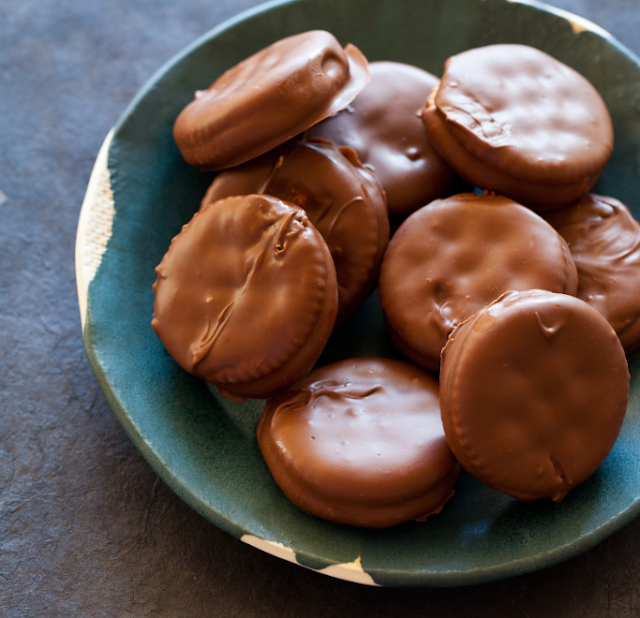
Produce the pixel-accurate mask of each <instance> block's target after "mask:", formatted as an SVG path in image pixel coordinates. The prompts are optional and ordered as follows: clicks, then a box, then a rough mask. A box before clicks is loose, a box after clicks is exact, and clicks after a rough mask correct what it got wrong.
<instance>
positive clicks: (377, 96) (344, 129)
mask: <svg viewBox="0 0 640 618" xmlns="http://www.w3.org/2000/svg"><path fill="white" fill-rule="evenodd" d="M369 71H370V73H371V81H370V82H369V83H368V84H367V86H365V88H364V89H363V90H362V92H361V93H360V94H359V95H358V96H357V97H356V98H355V99H354V100H353V102H352V103H351V104H350V105H349V106H348V107H347V108H346V109H344V110H342V111H340V112H338V113H337V114H334V115H333V116H331V117H330V118H327V119H326V120H323V121H322V122H321V123H319V124H317V125H315V126H313V127H312V128H311V129H309V131H308V133H307V134H308V135H309V136H319V137H323V138H325V139H328V140H330V141H332V142H334V143H335V144H338V145H344V146H349V147H351V148H353V149H354V150H355V151H356V152H357V153H358V157H359V158H360V160H361V161H362V162H363V163H366V164H368V165H371V166H372V168H373V170H374V171H375V174H376V176H377V177H378V180H380V183H381V184H382V186H383V187H384V189H385V191H386V194H387V204H388V208H389V214H390V215H391V216H406V215H408V214H410V213H411V212H413V211H414V210H417V209H418V208H420V207H422V206H424V205H425V204H428V203H429V202H431V201H432V200H434V199H436V198H439V197H442V196H443V195H444V194H445V193H447V192H448V191H450V190H451V189H452V188H453V186H454V183H455V181H456V176H455V174H454V172H453V170H452V169H451V167H450V166H449V165H448V164H447V163H446V162H445V161H444V159H443V158H442V157H441V156H440V155H439V154H438V153H437V151H436V150H435V149H434V148H433V146H432V145H431V141H430V140H429V136H428V134H427V132H426V130H425V128H424V126H423V124H422V122H421V120H420V118H419V117H418V111H419V110H420V109H421V108H422V107H423V106H424V104H425V101H426V100H427V97H428V96H429V94H430V93H431V91H432V90H433V88H434V87H435V86H436V85H437V84H438V78H437V77H435V76H434V75H432V74H431V73H428V72H427V71H423V70H422V69H419V68H418V67H414V66H411V65H409V64H404V63H401V62H389V61H378V62H371V63H370V64H369Z"/></svg>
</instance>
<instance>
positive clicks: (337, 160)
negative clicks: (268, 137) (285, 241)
mask: <svg viewBox="0 0 640 618" xmlns="http://www.w3.org/2000/svg"><path fill="white" fill-rule="evenodd" d="M247 193H266V194H269V195H273V196H275V197H278V198H280V199H283V200H286V201H289V202H292V203H294V204H297V205H298V206H300V207H301V208H303V209H304V210H305V211H306V213H307V215H308V217H309V219H310V221H311V222H312V223H313V224H314V225H315V226H316V228H317V229H318V231H319V232H320V234H322V236H323V238H324V239H325V240H326V242H327V245H328V246H329V251H330V252H331V255H332V256H333V259H334V263H335V266H336V272H337V276H338V317H339V320H343V319H344V318H345V317H346V316H348V315H349V314H350V313H352V312H353V311H354V310H355V309H356V308H357V307H358V306H359V305H360V304H361V302H362V301H363V300H364V299H365V298H366V297H367V296H368V295H369V293H370V292H371V290H372V289H373V287H374V285H375V282H376V280H377V276H378V270H379V267H380V262H381V260H382V255H383V253H384V250H385V249H386V247H387V243H388V242H389V220H388V217H387V210H386V202H385V197H384V192H383V190H382V188H381V187H380V184H379V183H378V181H377V180H376V178H375V176H374V175H373V174H372V173H371V171H370V170H368V169H367V168H365V167H364V166H363V165H362V164H361V163H360V162H359V161H358V159H357V157H356V155H355V153H354V152H353V151H352V150H351V149H349V148H340V149H338V148H336V147H335V146H334V145H333V144H331V143H328V142H325V141H322V140H311V141H309V142H307V143H304V142H301V141H297V140H292V141H289V142H287V143H286V144H284V145H283V146H281V147H279V148H277V149H275V150H273V151H271V152H269V153H267V154H265V155H263V156H262V157H258V158H257V159H254V160H252V161H248V162H247V163H245V164H243V165H240V166H238V167H235V168H232V169H230V170H226V171H224V172H222V173H220V174H219V175H218V176H217V177H216V178H215V179H214V181H213V183H212V184H211V186H210V187H209V189H208V191H207V194H206V195H205V197H204V199H203V200H202V206H206V205H207V204H209V203H211V202H212V201H215V200H218V199H220V198H222V197H227V196H231V195H244V194H247Z"/></svg>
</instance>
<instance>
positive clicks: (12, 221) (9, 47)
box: [0, 0, 640, 618]
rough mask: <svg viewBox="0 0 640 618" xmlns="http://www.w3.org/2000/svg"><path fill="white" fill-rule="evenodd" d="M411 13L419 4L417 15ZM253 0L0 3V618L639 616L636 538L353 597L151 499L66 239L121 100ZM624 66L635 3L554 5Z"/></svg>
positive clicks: (173, 503)
mask: <svg viewBox="0 0 640 618" xmlns="http://www.w3.org/2000/svg"><path fill="white" fill-rule="evenodd" d="M425 1H427V0H425ZM256 4H258V2H257V1H255V0H216V1H215V2H211V1H210V0H209V1H204V0H185V2H183V3H177V2H167V1H163V0H156V1H152V0H126V1H125V0H83V2H75V1H73V0H21V1H20V2H15V1H13V0H0V50H1V51H0V93H1V94H0V248H1V250H0V410H1V413H0V615H2V616H4V617H5V618H24V617H33V618H40V617H43V618H44V617H47V618H49V617H53V616H61V617H64V616H90V617H94V616H95V617H102V616H105V617H107V616H108V617H111V616H114V617H115V616H117V617H123V618H126V617H133V616H136V617H140V616H159V617H165V616H166V617H177V616H179V617H183V616H184V617H186V616H189V617H201V616H202V617H204V616H224V617H227V616H228V617H236V616H237V617H242V618H244V617H245V616H246V617H249V616H261V617H263V616H264V617H271V616H274V617H275V616H278V617H286V616H349V617H350V618H357V617H359V616H381V617H385V616H397V615H404V616H407V617H409V616H431V617H433V618H438V617H444V616H474V617H477V618H485V617H489V616H499V617H503V616H513V615H518V616H532V617H533V616H545V617H552V616H563V617H565V618H572V617H574V616H575V617H577V616H581V617H582V616H594V617H595V616H598V617H604V616H613V617H620V618H626V617H632V616H640V522H639V521H636V522H634V523H632V524H630V525H628V526H627V527H625V528H624V529H623V530H621V531H619V532H618V533H616V534H615V535H613V536H612V537H611V538H609V539H608V540H606V541H605V542H603V543H601V544H600V545H599V546H597V547H596V548H594V549H592V550H590V551H588V552H586V553H585V554H583V555H581V556H578V557H576V558H574V559H571V560H569V561H567V562H565V563H563V564H560V565H557V566H555V567H552V568H549V569H545V570H543V571H540V572H537V573H533V574H529V575H526V576H521V577H517V578H514V579H511V580H506V581H502V582H496V583H492V584H488V585H482V586H473V587H469V588H460V589H445V590H398V589H372V588H368V587H361V586H357V585H354V584H350V583H345V582H342V581H337V580H333V579H331V578H328V577H326V576H321V575H318V574H315V573H313V572H310V571H307V570H304V569H302V568H300V567H297V566H294V565H291V564H288V563H286V562H283V561H281V560H278V559H276V558H273V557H271V556H269V555H266V554H263V553H261V552H259V551H257V550H255V549H253V548H252V547H249V546H247V545H244V544H243V543H241V542H240V541H238V540H236V539H234V538H232V537H230V536H229V535H227V534H226V533H224V532H222V531H220V530H218V529H217V528H215V527H214V526H212V525H210V524H209V523H208V522H207V521H205V520H204V519H202V518H201V517H200V516H199V515H197V514H196V513H195V512H193V511H192V510H191V509H189V508H188V507H187V506H186V505H185V504H184V503H182V502H181V501H180V500H179V499H178V498H177V497H176V496H175V495H174V494H173V493H172V492H170V491H169V490H168V489H167V488H166V487H165V486H164V484H163V483H162V482H160V481H159V480H158V478H157V477H156V475H155V474H154V473H153V472H152V470H151V469H150V468H149V467H148V465H147V464H146V462H145V461H144V460H143V459H142V457H141V456H140V455H139V454H138V452H137V451H136V450H135V448H134V447H133V445H132V444H131V442H130V441H129V439H128V438H127V437H126V435H125V434H124V432H123V430H122V429H121V427H120V425H119V424H118V422H117V420H116V419H115V417H114V416H113V414H112V412H111V410H110V409H109V406H108V405H107V403H106V401H105V399H104V397H103V395H102V392H101V391H100V388H99V387H98V384H97V382H96V380H95V378H94V377H93V374H92V373H91V370H90V369H89V366H88V364H87V361H86V359H85V356H84V351H83V347H82V340H81V332H80V319H79V312H78V307H77V300H76V289H75V272H74V242H75V232H76V226H77V219H78V214H79V210H80V205H81V203H82V198H83V196H84V192H85V189H86V184H87V181H88V178H89V174H90V171H91V168H92V165H93V161H94V159H95V156H96V154H97V152H98V149H99V147H100V144H101V142H102V140H103V138H104V136H105V135H106V133H107V132H108V130H109V129H110V128H111V126H112V125H113V124H114V123H115V121H116V120H117V118H118V117H119V115H120V113H121V112H122V110H123V109H124V107H125V106H126V105H127V103H128V102H129V101H130V99H131V98H132V96H133V95H134V94H135V92H136V91H137V90H138V88H139V87H140V86H141V85H142V84H143V83H144V82H145V81H146V80H147V79H148V78H149V77H150V75H151V74H152V73H153V72H154V71H155V70H156V69H157V68H158V67H159V66H161V65H162V64H163V63H164V62H165V61H167V60H168V59H169V58H170V57H171V56H173V55H174V54H175V53H176V52H178V51H179V50H180V49H182V48H183V47H184V46H185V45H187V44H188V43H189V42H190V41H191V40H193V39H194V38H195V37H197V36H199V35H200V34H202V33H204V32H205V31H206V30H208V29H209V28H212V27H214V26H216V25H218V24H220V23H221V22H222V21H223V20H225V19H227V18H229V17H231V16H233V15H235V14H236V13H238V12H240V11H241V10H244V9H246V8H249V7H251V6H254V5H256ZM556 6H560V7H561V8H564V9H567V10H570V11H573V12H575V13H578V14H580V15H583V16H585V17H587V18H589V19H591V20H593V21H595V22H597V23H598V24H600V25H601V26H603V27H604V28H605V29H607V30H609V31H610V32H612V33H613V34H614V35H615V36H616V37H617V38H618V39H619V40H620V41H621V42H622V43H624V44H625V45H626V46H628V47H629V48H631V49H632V50H633V51H634V52H635V53H636V54H639V53H640V39H638V32H640V8H639V6H638V3H637V0H609V1H608V2H602V0H558V1H557V2H556Z"/></svg>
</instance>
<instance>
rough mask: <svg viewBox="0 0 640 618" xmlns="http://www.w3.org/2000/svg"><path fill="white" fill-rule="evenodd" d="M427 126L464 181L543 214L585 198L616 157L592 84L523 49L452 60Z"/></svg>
mask: <svg viewBox="0 0 640 618" xmlns="http://www.w3.org/2000/svg"><path fill="white" fill-rule="evenodd" d="M422 119H423V122H424V124H425V126H426V128H427V130H428V132H429V137H430V139H431V141H432V142H433V144H434V146H435V147H436V148H437V149H438V151H439V152H440V154H441V155H442V156H443V157H444V158H445V159H446V160H447V161H448V162H449V163H450V164H451V166H452V167H453V168H454V169H455V170H456V171H457V172H458V173H459V174H460V175H461V176H462V177H463V178H465V179H466V180H467V181H469V182H471V183H472V184H474V185H475V186H478V187H481V188H482V189H486V190H489V191H494V192H496V193H500V194H503V195H507V196H509V197H511V198H513V199H515V200H517V201H519V202H521V203H523V204H525V205H527V206H531V207H532V208H535V209H537V210H548V209H551V208H556V207H558V206H561V205H564V204H567V203H569V202H570V201H572V200H574V199H577V198H578V197H580V196H581V195H582V194H584V193H586V192H587V191H588V190H589V189H590V188H591V187H592V186H593V185H594V184H595V182H596V180H597V179H598V176H599V175H600V171H601V170H602V168H603V166H604V164H605V163H606V162H607V160H608V159H609V157H610V156H611V152H612V150H613V127H612V123H611V118H610V116H609V112H608V110H607V107H606V105H605V103H604V101H603V100H602V97H601V96H600V95H599V94H598V92H597V91H596V89H595V88H594V87H593V86H592V85H591V83H590V82H589V81H587V79H585V78H584V77H583V76H582V75H580V74H579V73H577V72H576V71H575V70H573V69H572V68H570V67H568V66H567V65H565V64H563V63H561V62H559V61H558V60H556V59H554V58H552V57H551V56H549V55H548V54H545V53H544V52H542V51H540V50H537V49H535V48H533V47H528V46H525V45H489V46H487V47H480V48H476V49H472V50H469V51H466V52H463V53H461V54H458V55H456V56H452V57H451V58H449V59H448V60H447V62H446V64H445V70H444V74H443V76H442V79H441V81H440V84H439V86H438V88H437V89H436V90H435V92H434V93H433V95H432V96H431V97H430V98H429V101H428V102H427V104H426V105H425V107H424V109H423V111H422Z"/></svg>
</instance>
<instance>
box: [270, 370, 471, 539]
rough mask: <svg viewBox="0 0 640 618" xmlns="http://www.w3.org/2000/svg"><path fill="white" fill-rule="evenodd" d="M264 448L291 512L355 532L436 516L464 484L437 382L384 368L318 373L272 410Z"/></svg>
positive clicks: (275, 402)
mask: <svg viewBox="0 0 640 618" xmlns="http://www.w3.org/2000/svg"><path fill="white" fill-rule="evenodd" d="M258 443H259V445H260V449H261V450H262V453H263V455H264V458H265V460H266V462H267V464H268V466H269V468H270V470H271V472H272V474H273V476H274V479H275V480H276V482H277V483H278V485H279V486H280V487H281V489H282V490H283V491H284V493H285V494H286V495H287V496H288V497H289V499H290V500H291V501H292V502H294V503H295V504H296V505H298V506H299V507H300V508H302V509H303V510H305V511H307V512H309V513H312V514H314V515H317V516H318V517H322V518H324V519H328V520H330V521H333V522H338V523H344V524H350V525H355V526H365V527H371V528H381V527H386V526H392V525H395V524H399V523H402V522H404V521H409V520H412V519H422V518H424V517H426V516H427V515H429V514H432V513H435V512H438V511H440V509H441V508H442V506H443V504H444V503H445V501H446V500H447V499H448V498H449V497H450V496H451V495H452V489H453V485H454V483H455V481H456V479H457V476H458V466H457V464H456V461H455V459H454V458H453V455H452V454H451V451H450V449H449V447H448V446H447V443H446V439H445V436H444V431H443V428H442V421H441V419H440V403H439V387H438V381H437V380H436V379H435V378H434V377H433V376H431V375H430V374H428V373H426V372H424V371H422V370H420V369H419V368H417V367H415V366H413V365H410V364H408V363H404V362H400V361H393V360H388V359H377V358H363V359H351V360H345V361H341V362H338V363H334V364H332V365H327V366H325V367H322V368H321V369H317V370H314V371H313V372H312V373H311V374H310V375H308V376H306V377H305V378H303V379H301V380H300V381H299V382H298V383H296V385H295V386H294V387H293V388H292V389H291V390H290V391H289V392H287V393H284V394H283V395H281V396H280V397H277V398H275V399H272V400H270V401H269V402H267V405H266V407H265V411H264V414H263V416H262V418H261V420H260V424H259V426H258Z"/></svg>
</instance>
